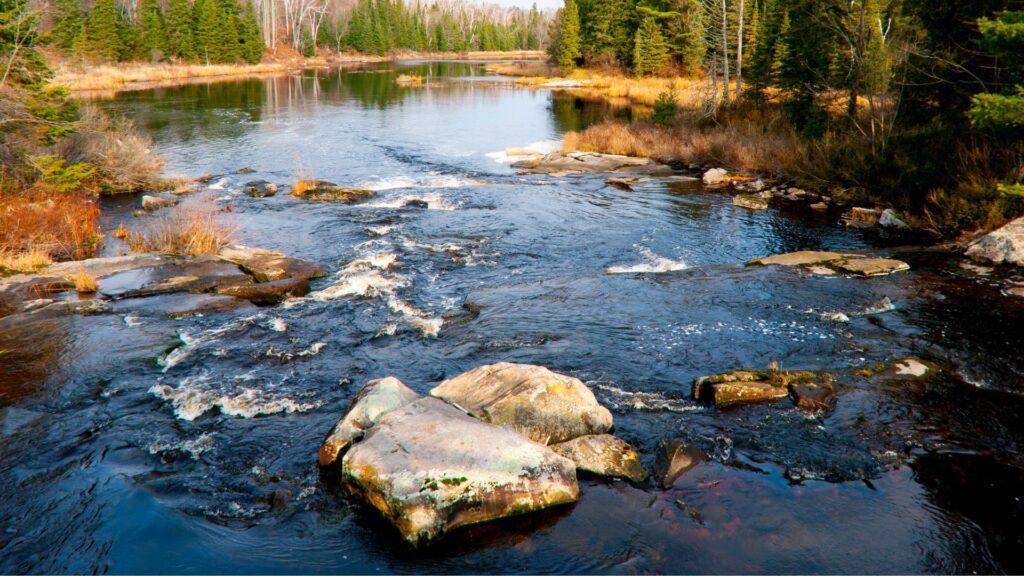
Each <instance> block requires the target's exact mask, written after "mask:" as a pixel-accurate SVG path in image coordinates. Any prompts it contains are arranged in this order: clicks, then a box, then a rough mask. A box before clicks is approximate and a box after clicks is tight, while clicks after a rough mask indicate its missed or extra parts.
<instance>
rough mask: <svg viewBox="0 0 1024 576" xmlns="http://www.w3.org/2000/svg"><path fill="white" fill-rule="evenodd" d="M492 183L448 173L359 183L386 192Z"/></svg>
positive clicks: (361, 185) (365, 187)
mask: <svg viewBox="0 0 1024 576" xmlns="http://www.w3.org/2000/svg"><path fill="white" fill-rule="evenodd" d="M486 184H490V182H486V181H484V180H476V179H474V178H461V177H459V176H447V175H437V174H435V175H431V176H428V177H426V178H418V179H417V178H410V177H407V176H398V177H395V178H384V179H381V180H375V181H369V182H363V183H362V184H360V185H359V188H362V189H364V190H373V191H374V192H384V191H387V190H403V189H411V188H425V189H445V188H465V187H467V186H484V185H486Z"/></svg>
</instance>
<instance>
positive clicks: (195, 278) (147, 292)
mask: <svg viewBox="0 0 1024 576" xmlns="http://www.w3.org/2000/svg"><path fill="white" fill-rule="evenodd" d="M251 283H252V278H251V277H249V276H248V275H247V274H244V273H242V271H241V270H239V269H238V266H235V265H233V264H230V263H228V262H224V261H222V260H219V259H217V258H209V257H202V258H195V259H188V260H186V259H182V260H176V261H173V262H168V263H165V264H163V265H161V266H154V267H147V268H140V269H135V270H126V271H124V272H119V273H117V274H111V275H110V276H107V277H105V278H103V279H102V280H100V281H99V283H98V289H99V291H100V293H102V294H104V295H106V296H109V297H110V298H114V299H125V298H143V297H149V296H157V295H161V294H171V293H175V292H193V293H201V292H213V291H214V290H216V289H217V288H219V287H222V286H230V285H235V284H251Z"/></svg>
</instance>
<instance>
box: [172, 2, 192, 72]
mask: <svg viewBox="0 0 1024 576" xmlns="http://www.w3.org/2000/svg"><path fill="white" fill-rule="evenodd" d="M188 2H189V0H170V5H169V6H168V9H167V51H168V53H169V54H170V55H171V56H172V57H174V58H178V59H181V60H192V59H194V58H195V56H196V52H195V45H194V44H193V39H192V7H191V6H189V3H188Z"/></svg>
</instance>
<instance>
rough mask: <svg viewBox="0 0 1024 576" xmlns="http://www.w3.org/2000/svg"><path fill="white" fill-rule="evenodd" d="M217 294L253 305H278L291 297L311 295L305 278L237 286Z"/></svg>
mask: <svg viewBox="0 0 1024 576" xmlns="http://www.w3.org/2000/svg"><path fill="white" fill-rule="evenodd" d="M217 294H222V295H225V296H234V297H235V298H241V299H243V300H248V301H250V302H252V303H253V304H278V303H280V302H282V301H283V300H284V299H285V298H288V297H289V296H305V295H306V294H309V280H306V279H305V278H285V279H284V280H275V281H273V282H261V283H259V284H237V285H233V286H224V287H221V288H218V289H217Z"/></svg>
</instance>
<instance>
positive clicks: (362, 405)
mask: <svg viewBox="0 0 1024 576" xmlns="http://www.w3.org/2000/svg"><path fill="white" fill-rule="evenodd" d="M419 397H420V396H419V395H418V394H416V393H415V392H413V391H412V390H411V389H409V387H408V386H406V385H405V384H403V383H402V381H401V380H399V379H398V378H381V379H379V380H371V381H370V382H369V383H367V384H366V386H363V389H362V390H360V391H359V393H358V394H356V395H355V397H354V398H352V402H350V403H349V405H348V410H347V411H346V412H345V416H344V417H343V418H342V419H341V420H339V421H338V424H337V425H336V426H335V427H334V429H333V430H331V433H330V434H328V435H327V438H326V439H324V443H323V445H322V446H320V453H319V458H318V460H319V462H320V465H321V466H325V467H326V466H331V465H333V464H334V463H335V462H337V461H338V457H339V456H340V455H342V454H343V453H344V452H345V451H346V450H348V447H349V446H351V445H352V443H353V442H355V441H357V440H359V439H360V438H362V437H363V434H365V433H366V430H367V429H369V428H370V427H372V426H373V425H374V424H376V423H377V420H379V419H380V418H381V417H382V416H384V415H385V414H387V413H388V412H391V411H392V410H395V409H396V408H401V407H402V406H405V405H406V404H408V403H410V402H412V401H414V400H416V399H418V398H419Z"/></svg>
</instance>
